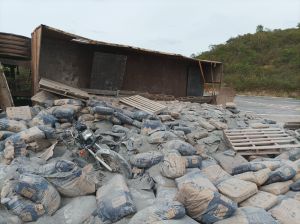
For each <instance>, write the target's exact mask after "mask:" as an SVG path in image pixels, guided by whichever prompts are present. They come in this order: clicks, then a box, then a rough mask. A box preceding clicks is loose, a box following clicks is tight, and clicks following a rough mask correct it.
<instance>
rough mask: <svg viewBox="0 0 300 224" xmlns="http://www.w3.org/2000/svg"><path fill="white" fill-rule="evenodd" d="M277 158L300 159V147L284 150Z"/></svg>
mask: <svg viewBox="0 0 300 224" xmlns="http://www.w3.org/2000/svg"><path fill="white" fill-rule="evenodd" d="M275 159H286V160H291V161H295V160H298V159H300V148H295V149H290V150H288V151H286V152H283V153H281V154H280V155H279V156H277V157H276V158H275Z"/></svg>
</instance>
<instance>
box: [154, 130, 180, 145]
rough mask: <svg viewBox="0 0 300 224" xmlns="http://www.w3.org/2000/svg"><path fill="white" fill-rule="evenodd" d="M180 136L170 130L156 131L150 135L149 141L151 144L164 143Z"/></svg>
mask: <svg viewBox="0 0 300 224" xmlns="http://www.w3.org/2000/svg"><path fill="white" fill-rule="evenodd" d="M177 138H178V137H177V136H176V135H175V134H174V133H172V132H170V131H156V132H154V133H152V134H151V135H150V136H149V139H148V142H149V143H150V144H162V143H164V142H167V141H170V140H172V139H177Z"/></svg>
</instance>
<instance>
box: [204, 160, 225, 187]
mask: <svg viewBox="0 0 300 224" xmlns="http://www.w3.org/2000/svg"><path fill="white" fill-rule="evenodd" d="M201 173H202V174H203V175H204V176H206V177H207V178H208V179H209V180H210V181H211V182H212V183H213V184H214V185H217V184H219V183H221V182H222V181H224V180H226V179H228V178H230V177H231V175H230V174H228V173H227V172H226V171H225V170H223V169H222V168H221V167H220V166H219V165H211V166H208V167H205V168H204V169H202V170H201Z"/></svg>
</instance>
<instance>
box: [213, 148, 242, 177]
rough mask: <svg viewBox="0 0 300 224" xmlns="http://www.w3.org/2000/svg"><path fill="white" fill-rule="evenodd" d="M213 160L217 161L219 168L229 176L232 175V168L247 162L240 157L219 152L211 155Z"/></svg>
mask: <svg viewBox="0 0 300 224" xmlns="http://www.w3.org/2000/svg"><path fill="white" fill-rule="evenodd" d="M213 157H214V159H215V160H217V161H218V163H219V164H220V166H221V167H222V168H223V169H224V170H225V171H226V172H227V173H229V174H232V170H233V168H234V167H237V166H239V165H242V164H245V163H247V162H248V161H247V160H246V159H245V158H244V157H243V156H241V155H239V154H236V155H228V154H226V152H220V153H217V154H215V155H213Z"/></svg>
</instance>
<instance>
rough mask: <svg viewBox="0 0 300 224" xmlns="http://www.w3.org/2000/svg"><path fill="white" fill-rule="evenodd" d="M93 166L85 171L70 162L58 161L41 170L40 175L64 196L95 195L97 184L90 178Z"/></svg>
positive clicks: (44, 166)
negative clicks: (89, 174)
mask: <svg viewBox="0 0 300 224" xmlns="http://www.w3.org/2000/svg"><path fill="white" fill-rule="evenodd" d="M91 168H92V167H91V166H89V165H88V166H86V167H84V168H83V169H81V168H80V167H78V166H77V165H76V164H75V163H73V162H71V161H68V160H58V161H56V162H53V163H49V164H46V165H43V166H41V167H40V168H39V173H40V175H42V176H44V177H45V178H47V180H48V181H49V182H50V183H52V184H53V185H54V186H55V187H56V189H57V190H58V191H59V193H61V194H62V195H64V196H67V197H76V196H81V195H86V194H90V193H94V192H95V191H96V189H95V183H94V181H93V180H91V179H90V178H89V177H88V173H89V172H90V171H91Z"/></svg>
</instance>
